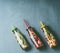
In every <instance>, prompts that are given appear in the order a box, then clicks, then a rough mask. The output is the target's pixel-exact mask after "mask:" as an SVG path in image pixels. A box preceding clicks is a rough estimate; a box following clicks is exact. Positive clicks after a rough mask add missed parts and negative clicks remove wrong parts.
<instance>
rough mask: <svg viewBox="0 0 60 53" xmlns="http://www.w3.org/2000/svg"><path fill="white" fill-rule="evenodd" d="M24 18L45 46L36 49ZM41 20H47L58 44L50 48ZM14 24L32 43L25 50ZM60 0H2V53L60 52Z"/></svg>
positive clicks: (0, 50)
mask: <svg viewBox="0 0 60 53" xmlns="http://www.w3.org/2000/svg"><path fill="white" fill-rule="evenodd" d="M23 19H26V20H27V22H28V23H29V25H30V26H32V27H34V28H35V30H36V31H37V32H38V33H39V36H40V37H41V39H42V41H43V43H44V47H43V48H40V49H36V48H35V47H34V45H33V43H32V42H31V40H30V39H29V35H28V33H27V31H26V29H25V26H24V23H23ZM40 21H43V22H45V24H46V25H48V26H49V28H50V30H51V31H52V32H53V34H54V36H55V37H56V40H57V42H58V46H57V47H56V48H54V49H52V48H49V46H48V44H47V43H46V41H45V39H44V35H43V32H42V30H41V29H40ZM12 25H14V26H16V27H18V28H19V29H20V31H21V32H22V33H23V34H24V36H26V38H27V40H28V42H29V43H30V45H31V46H30V47H31V48H30V49H29V50H27V51H24V50H22V49H21V48H20V46H19V45H18V44H17V42H16V40H15V37H14V34H13V33H12ZM59 45H60V0H0V53H60V46H59Z"/></svg>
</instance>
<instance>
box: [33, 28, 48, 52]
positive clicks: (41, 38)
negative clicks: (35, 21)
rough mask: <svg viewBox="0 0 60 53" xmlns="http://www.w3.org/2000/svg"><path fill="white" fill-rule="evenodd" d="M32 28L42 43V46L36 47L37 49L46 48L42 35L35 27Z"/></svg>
mask: <svg viewBox="0 0 60 53" xmlns="http://www.w3.org/2000/svg"><path fill="white" fill-rule="evenodd" d="M33 30H34V32H35V33H36V34H37V35H38V37H39V38H40V40H41V41H42V43H43V46H42V47H40V48H38V50H40V51H41V50H46V49H47V47H46V44H45V43H44V41H43V37H42V36H40V34H39V33H38V32H37V31H36V30H35V28H33Z"/></svg>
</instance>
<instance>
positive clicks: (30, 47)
mask: <svg viewBox="0 0 60 53" xmlns="http://www.w3.org/2000/svg"><path fill="white" fill-rule="evenodd" d="M17 30H18V31H19V33H21V31H20V30H19V29H18V28H17ZM21 35H23V37H24V38H25V40H26V41H27V44H28V48H26V49H24V50H25V51H29V50H31V49H32V46H31V44H30V43H29V42H28V40H27V38H26V37H25V36H24V34H22V33H21Z"/></svg>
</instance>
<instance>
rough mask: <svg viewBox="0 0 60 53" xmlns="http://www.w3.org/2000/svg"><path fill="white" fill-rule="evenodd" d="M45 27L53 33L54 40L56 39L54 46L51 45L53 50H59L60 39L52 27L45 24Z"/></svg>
mask: <svg viewBox="0 0 60 53" xmlns="http://www.w3.org/2000/svg"><path fill="white" fill-rule="evenodd" d="M47 29H48V30H49V31H50V32H51V33H52V34H53V35H54V37H55V39H56V41H57V45H56V46H55V47H53V49H54V50H60V41H59V39H58V36H57V33H56V32H55V31H53V29H52V28H51V27H49V26H47Z"/></svg>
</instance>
